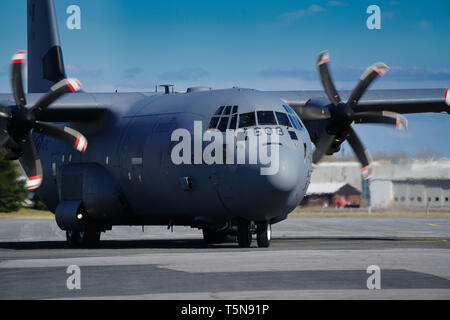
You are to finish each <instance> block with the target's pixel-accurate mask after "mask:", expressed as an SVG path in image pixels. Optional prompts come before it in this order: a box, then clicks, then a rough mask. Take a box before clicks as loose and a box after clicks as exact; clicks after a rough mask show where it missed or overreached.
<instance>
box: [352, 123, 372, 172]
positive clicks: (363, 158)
mask: <svg viewBox="0 0 450 320" xmlns="http://www.w3.org/2000/svg"><path fill="white" fill-rule="evenodd" d="M346 134H347V141H348V143H349V144H350V146H351V147H352V149H353V152H355V155H356V157H357V158H358V160H359V162H360V163H361V166H362V169H361V173H362V175H363V178H364V179H366V180H367V179H369V178H370V177H371V176H372V164H371V162H372V160H371V159H372V157H371V156H370V154H369V151H367V149H365V148H364V146H363V144H362V142H361V140H360V139H359V137H358V135H357V134H356V132H355V130H353V128H352V127H349V128H348V129H347V132H346Z"/></svg>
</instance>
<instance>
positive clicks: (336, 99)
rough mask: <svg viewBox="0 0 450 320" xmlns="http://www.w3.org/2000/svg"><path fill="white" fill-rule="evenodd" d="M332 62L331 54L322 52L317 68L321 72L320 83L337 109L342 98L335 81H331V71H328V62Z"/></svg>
mask: <svg viewBox="0 0 450 320" xmlns="http://www.w3.org/2000/svg"><path fill="white" fill-rule="evenodd" d="M329 61H330V54H329V53H328V51H322V52H321V53H320V54H319V58H318V59H317V68H318V70H319V75H320V81H322V85H323V88H324V89H325V92H326V94H327V96H328V99H330V101H331V103H332V104H333V105H334V106H335V107H337V106H338V105H339V103H340V102H341V97H340V96H339V93H338V92H337V90H336V88H335V86H334V83H333V80H332V79H331V75H330V71H329V70H328V62H329Z"/></svg>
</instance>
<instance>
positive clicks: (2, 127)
mask: <svg viewBox="0 0 450 320" xmlns="http://www.w3.org/2000/svg"><path fill="white" fill-rule="evenodd" d="M7 125H8V120H6V119H4V118H0V149H1V148H2V147H3V145H4V144H6V142H7V141H8V140H9V134H8V131H7V130H6V128H7Z"/></svg>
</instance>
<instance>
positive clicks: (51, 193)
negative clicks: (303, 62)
mask: <svg viewBox="0 0 450 320" xmlns="http://www.w3.org/2000/svg"><path fill="white" fill-rule="evenodd" d="M27 6H28V8H27V10H28V51H27V52H24V51H19V52H17V53H16V54H15V55H14V56H13V58H12V60H11V84H12V92H13V94H12V95H10V94H0V151H1V154H2V155H3V156H4V158H5V159H8V160H16V159H20V162H21V165H22V167H23V169H24V171H25V173H26V174H27V176H28V178H27V182H26V186H27V187H28V188H29V189H30V190H33V189H37V192H38V193H39V195H40V197H41V199H42V200H43V201H44V202H45V204H46V205H47V206H48V207H49V209H50V210H51V211H52V212H53V213H54V214H55V218H56V222H57V224H58V226H59V227H60V228H61V229H62V230H64V231H66V235H67V242H68V244H69V245H70V246H82V247H89V246H95V245H97V244H98V243H99V240H100V234H101V232H105V231H106V230H111V228H112V226H115V225H138V226H144V225H164V226H168V227H171V226H174V225H184V226H191V227H194V228H199V229H202V230H203V235H204V239H205V241H206V242H207V243H218V242H223V241H225V240H226V239H227V238H228V237H229V236H230V235H231V236H237V241H238V244H239V246H240V247H249V246H250V245H251V242H252V235H253V234H256V238H257V243H258V246H259V247H268V246H269V245H270V233H271V225H272V224H275V223H277V222H280V221H282V220H284V219H285V218H286V217H287V216H288V214H289V213H290V212H291V211H293V210H294V209H295V208H296V206H297V205H298V204H299V202H300V201H301V200H302V198H303V197H304V195H305V193H306V190H307V188H308V185H309V182H310V177H311V171H312V168H313V165H314V164H315V163H317V162H319V161H320V159H321V158H322V157H323V156H324V155H326V154H328V155H330V154H333V153H335V152H337V151H338V150H339V148H340V146H341V144H342V143H343V142H344V141H345V140H347V141H348V142H349V144H350V145H351V147H352V148H353V150H354V152H355V154H356V157H357V158H358V159H359V161H360V163H361V166H362V169H361V170H362V174H363V176H364V177H365V178H369V177H370V172H371V160H370V155H369V153H368V152H367V150H365V148H364V147H363V144H362V143H361V141H360V139H359V138H358V136H357V134H356V133H355V131H354V129H353V128H352V124H353V123H356V124H358V123H380V124H387V125H391V126H393V127H395V128H398V129H400V128H405V127H406V126H407V121H406V119H405V118H404V117H403V116H402V115H401V114H407V113H425V112H437V113H439V112H447V113H450V107H449V104H450V95H447V90H444V89H442V90H441V89H429V90H373V91H367V92H366V89H367V88H368V87H369V85H370V84H371V83H372V81H374V80H375V79H376V78H377V77H378V76H382V75H383V74H384V73H385V72H386V71H387V70H388V67H387V66H386V65H384V64H382V63H377V64H374V65H373V66H371V67H370V68H368V69H367V71H366V72H365V73H364V74H363V75H362V76H361V79H360V81H359V83H358V84H357V86H356V87H355V89H354V90H353V91H352V92H341V93H338V92H337V91H336V89H335V86H334V84H333V81H332V79H331V77H330V73H329V70H328V64H329V55H328V52H326V51H324V52H322V53H320V55H319V58H318V61H317V67H318V72H319V76H320V79H321V82H322V85H323V88H324V91H325V93H324V92H322V91H258V90H253V89H242V88H232V89H225V90H211V89H209V88H198V87H196V88H189V89H187V91H186V92H185V93H173V90H170V89H171V88H170V86H169V85H165V86H164V91H163V92H154V93H117V92H115V93H87V92H83V91H81V83H80V82H79V81H78V80H76V79H66V73H65V69H64V63H63V55H62V50H61V46H60V43H59V36H58V30H57V24H56V14H55V9H54V4H53V0H28V4H27ZM25 59H27V61H28V94H26V95H25V93H24V90H23V84H22V64H23V62H24V61H25ZM195 121H199V122H200V123H201V124H202V127H203V129H202V130H203V131H202V132H205V133H206V132H211V133H213V132H215V133H218V132H219V133H223V135H225V134H226V132H235V133H236V134H235V135H234V136H233V139H234V141H233V142H235V144H234V149H233V150H231V151H236V154H237V151H238V149H239V148H245V147H248V145H249V144H250V140H251V139H249V137H250V136H251V135H252V134H255V135H258V134H260V133H261V132H263V133H266V134H267V135H276V136H277V140H276V142H271V141H272V140H270V141H269V140H267V141H269V142H267V145H269V144H273V143H276V146H277V147H278V156H279V157H278V159H279V170H277V172H276V173H275V174H270V175H262V174H261V172H260V169H261V167H263V166H264V165H263V164H260V163H256V164H255V163H253V164H251V163H248V162H245V161H244V163H240V164H236V163H237V162H234V161H231V162H230V161H229V158H227V159H226V161H225V163H223V164H218V163H213V164H208V163H206V161H205V160H204V159H200V160H199V159H193V161H186V162H183V163H181V164H176V163H174V162H173V160H172V157H171V155H172V151H173V148H174V146H175V145H176V144H177V141H172V140H173V139H172V134H173V132H174V131H175V130H176V129H180V128H181V129H186V130H187V131H188V132H189V133H191V134H192V135H193V136H194V131H195V124H194V122H195ZM430 139H432V137H431V136H430ZM88 141H89V146H88V145H87V143H88ZM227 143H228V142H227ZM312 144H314V145H315V150H313V147H312ZM200 147H201V148H203V147H205V142H204V141H202V144H201V146H200ZM193 148H195V146H193ZM227 148H228V145H225V144H224V154H223V157H224V158H226V157H228V156H227V155H225V153H227V152H228V153H230V150H229V149H227ZM248 150H250V149H248ZM183 156H185V154H183ZM195 157H196V156H192V158H195ZM246 157H248V154H247V153H245V154H244V158H245V159H247V158H246ZM233 159H234V158H232V160H233ZM245 159H244V160H245ZM227 161H228V162H227Z"/></svg>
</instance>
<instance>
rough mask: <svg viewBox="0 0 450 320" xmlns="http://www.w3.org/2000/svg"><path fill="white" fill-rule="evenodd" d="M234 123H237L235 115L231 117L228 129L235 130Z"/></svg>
mask: <svg viewBox="0 0 450 320" xmlns="http://www.w3.org/2000/svg"><path fill="white" fill-rule="evenodd" d="M236 123H237V114H235V115H233V116H232V117H231V121H230V129H231V130H236Z"/></svg>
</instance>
